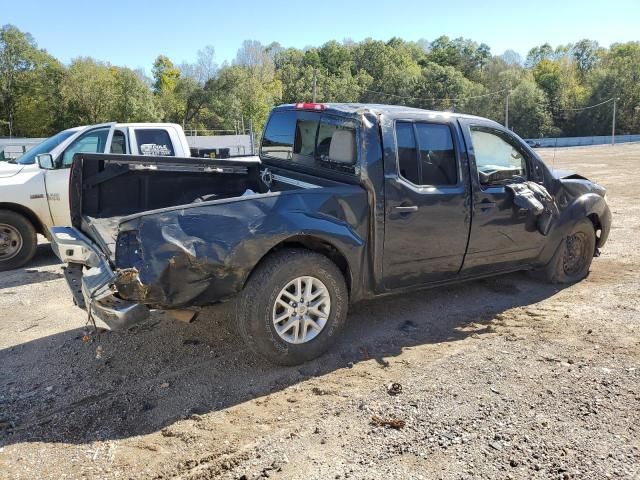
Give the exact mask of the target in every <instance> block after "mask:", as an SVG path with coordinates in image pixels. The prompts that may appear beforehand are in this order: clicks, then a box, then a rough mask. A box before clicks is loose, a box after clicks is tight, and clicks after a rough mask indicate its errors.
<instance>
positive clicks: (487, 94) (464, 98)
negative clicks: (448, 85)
mask: <svg viewBox="0 0 640 480" xmlns="http://www.w3.org/2000/svg"><path fill="white" fill-rule="evenodd" d="M364 91H365V92H369V93H376V94H378V95H386V96H388V97H396V98H404V99H409V100H424V101H428V102H441V101H444V100H450V101H454V102H455V101H459V100H471V99H474V98H483V97H489V96H491V95H497V94H499V93H504V92H506V91H507V89H506V88H504V89H502V90H497V91H495V92H489V93H484V94H482V95H472V96H470V97H457V98H456V97H454V98H448V97H446V98H424V97H410V96H407V95H396V94H395V93H385V92H377V91H375V90H369V89H368V88H365V89H364Z"/></svg>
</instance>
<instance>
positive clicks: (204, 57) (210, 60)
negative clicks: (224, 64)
mask: <svg viewBox="0 0 640 480" xmlns="http://www.w3.org/2000/svg"><path fill="white" fill-rule="evenodd" d="M215 57H216V50H215V48H214V47H213V46H211V45H207V46H206V47H204V48H203V49H201V50H198V54H197V59H196V62H195V63H182V64H181V65H180V67H179V70H180V73H181V75H182V76H183V77H188V78H191V79H193V80H195V81H196V82H197V83H198V84H199V85H200V86H202V87H204V85H205V84H206V83H207V82H208V81H209V80H211V79H212V78H214V77H215V76H216V73H217V71H218V64H217V63H216V61H215Z"/></svg>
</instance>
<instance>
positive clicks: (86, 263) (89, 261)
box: [51, 227, 150, 330]
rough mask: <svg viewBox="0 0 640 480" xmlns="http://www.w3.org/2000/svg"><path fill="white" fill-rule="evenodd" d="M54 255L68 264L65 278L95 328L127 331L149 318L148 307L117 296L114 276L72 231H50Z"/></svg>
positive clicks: (90, 245) (101, 257)
mask: <svg viewBox="0 0 640 480" xmlns="http://www.w3.org/2000/svg"><path fill="white" fill-rule="evenodd" d="M51 238H52V247H53V251H54V252H55V254H56V255H57V256H58V258H60V260H62V261H63V262H65V263H67V267H66V268H65V278H66V280H67V283H68V284H69V288H70V289H71V293H72V295H73V297H74V300H75V302H76V304H77V305H78V306H79V307H81V308H85V309H87V310H89V311H90V312H91V316H92V317H93V319H94V320H95V321H96V326H100V327H103V328H107V329H108V330H126V329H128V328H130V327H132V326H134V325H136V324H138V323H141V322H144V321H145V320H147V319H148V318H149V313H150V311H149V308H148V307H147V306H146V305H142V304H140V303H135V302H130V301H127V300H123V299H121V298H119V297H118V296H117V295H116V289H115V287H114V280H115V277H116V276H115V274H114V273H113V271H112V270H111V267H110V266H109V262H108V261H107V259H106V258H105V257H104V255H102V254H101V253H100V251H99V250H98V249H97V248H96V247H95V246H94V245H93V243H92V242H91V240H90V239H89V238H87V237H86V236H85V235H83V234H82V233H81V232H79V231H78V230H77V229H75V228H70V227H53V228H51Z"/></svg>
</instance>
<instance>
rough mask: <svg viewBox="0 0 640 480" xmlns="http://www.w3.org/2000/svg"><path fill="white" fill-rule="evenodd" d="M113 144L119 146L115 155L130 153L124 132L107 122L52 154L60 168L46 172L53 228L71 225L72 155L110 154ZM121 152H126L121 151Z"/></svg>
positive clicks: (90, 129) (83, 132) (80, 135)
mask: <svg viewBox="0 0 640 480" xmlns="http://www.w3.org/2000/svg"><path fill="white" fill-rule="evenodd" d="M112 144H113V146H114V147H115V146H116V145H117V146H118V152H114V153H128V150H127V148H128V147H127V143H126V134H125V132H124V131H122V130H118V131H117V132H116V129H115V124H112V123H107V124H101V125H96V126H95V127H91V128H89V129H87V130H84V131H82V132H80V133H79V134H78V135H77V136H76V138H74V139H73V140H72V141H71V143H69V144H68V145H67V146H66V147H64V148H63V149H62V150H60V151H55V150H54V151H52V156H53V158H54V161H55V163H56V166H57V168H56V169H55V170H46V171H45V188H46V191H47V200H48V203H49V211H50V212H51V218H52V219H53V224H54V225H71V217H70V215H69V167H71V163H72V162H73V156H74V155H75V154H76V153H78V152H85V153H109V152H110V151H111V145H112ZM121 149H124V150H125V151H124V152H121V151H120V150H121Z"/></svg>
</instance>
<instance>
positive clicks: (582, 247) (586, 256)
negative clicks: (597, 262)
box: [544, 218, 596, 283]
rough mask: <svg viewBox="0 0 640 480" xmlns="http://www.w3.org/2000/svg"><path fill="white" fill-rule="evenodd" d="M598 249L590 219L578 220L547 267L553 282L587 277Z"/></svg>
mask: <svg viewBox="0 0 640 480" xmlns="http://www.w3.org/2000/svg"><path fill="white" fill-rule="evenodd" d="M595 250H596V233H595V230H594V228H593V224H592V223H591V221H590V220H589V219H586V218H585V219H583V220H580V221H579V222H577V223H576V224H575V225H574V226H573V227H572V228H571V229H570V230H569V231H568V232H567V234H566V235H565V236H564V238H563V239H562V242H561V243H560V246H559V247H558V250H557V251H556V253H555V254H554V255H553V258H552V259H551V261H550V262H549V264H548V265H547V266H546V268H545V272H544V273H545V277H546V278H547V280H549V281H550V282H552V283H573V282H578V281H580V280H582V279H583V278H585V277H586V276H587V274H588V273H589V268H590V267H591V261H592V260H593V255H594V253H595Z"/></svg>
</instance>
